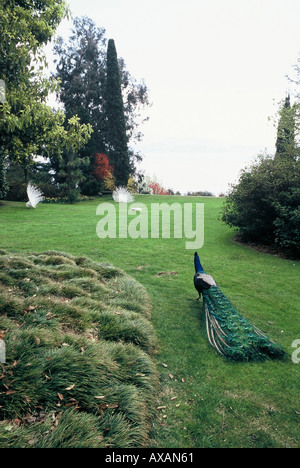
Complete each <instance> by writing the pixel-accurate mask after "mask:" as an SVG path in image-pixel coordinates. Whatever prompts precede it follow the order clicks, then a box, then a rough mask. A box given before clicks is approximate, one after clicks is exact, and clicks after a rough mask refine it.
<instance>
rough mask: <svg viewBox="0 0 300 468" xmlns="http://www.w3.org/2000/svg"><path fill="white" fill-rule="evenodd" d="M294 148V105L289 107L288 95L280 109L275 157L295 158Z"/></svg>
mask: <svg viewBox="0 0 300 468" xmlns="http://www.w3.org/2000/svg"><path fill="white" fill-rule="evenodd" d="M295 149H296V143H295V107H294V106H293V107H291V101H290V95H288V96H287V97H286V98H285V102H284V105H283V106H282V109H281V111H280V119H279V122H278V129H277V139H276V154H275V159H279V158H280V159H282V158H283V159H287V158H288V159H295V157H296V154H295Z"/></svg>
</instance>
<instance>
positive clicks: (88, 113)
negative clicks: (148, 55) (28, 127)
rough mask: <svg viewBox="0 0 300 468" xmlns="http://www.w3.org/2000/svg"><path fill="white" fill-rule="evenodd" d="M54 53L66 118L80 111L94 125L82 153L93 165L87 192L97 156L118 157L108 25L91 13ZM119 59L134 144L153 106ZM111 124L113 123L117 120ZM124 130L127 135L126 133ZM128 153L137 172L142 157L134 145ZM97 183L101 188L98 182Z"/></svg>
mask: <svg viewBox="0 0 300 468" xmlns="http://www.w3.org/2000/svg"><path fill="white" fill-rule="evenodd" d="M54 51H55V54H56V56H57V68H56V74H55V77H56V78H58V79H59V80H60V91H59V94H58V96H59V98H60V100H61V102H62V103H63V105H64V108H65V111H66V114H67V116H69V115H74V114H77V115H78V116H79V117H80V118H81V121H82V122H83V123H89V124H91V125H92V127H93V134H92V136H91V139H90V140H89V142H88V144H87V145H86V146H85V147H83V148H82V149H81V151H80V155H81V156H82V157H85V156H92V157H91V164H90V166H89V167H88V168H87V172H86V173H85V178H86V181H85V182H84V184H82V188H83V189H84V190H86V189H87V188H89V187H90V186H91V185H95V184H94V181H93V176H92V177H91V175H92V173H93V170H94V169H93V166H94V164H95V155H96V154H101V153H104V154H107V155H108V156H109V157H110V158H111V161H110V163H111V164H114V163H115V161H112V159H113V157H114V155H113V154H112V155H110V154H109V153H110V152H109V146H110V145H111V142H110V140H111V137H112V133H113V132H114V130H113V128H112V127H111V126H110V125H108V119H109V118H108V116H107V109H108V108H109V109H110V106H109V105H108V107H107V73H108V69H107V39H106V37H105V29H103V28H99V27H97V26H96V24H95V23H94V22H93V21H92V20H91V19H90V18H88V17H87V16H85V17H82V18H75V19H74V22H73V29H72V34H71V36H70V38H69V41H68V43H66V42H65V41H63V39H59V41H58V43H57V45H56V46H55V49H54ZM117 62H118V73H119V77H120V81H119V84H118V87H119V89H120V90H121V97H122V100H123V113H124V118H125V132H126V137H127V143H128V145H134V143H135V142H136V141H140V140H141V138H142V133H141V131H140V127H141V124H142V123H143V122H144V121H145V120H147V118H146V117H144V109H145V108H146V107H147V106H148V105H149V98H148V90H147V87H146V85H145V83H144V82H143V81H141V82H140V83H138V82H137V81H136V80H135V79H134V78H133V77H132V76H131V74H130V73H129V71H128V70H127V68H126V65H125V62H124V60H123V59H122V58H117ZM119 89H118V93H119ZM108 94H109V93H108ZM114 99H115V98H114ZM111 125H112V126H114V125H115V124H114V122H112V124H111ZM122 125H123V124H122ZM122 132H123V130H122ZM122 134H123V138H124V132H123V133H122ZM112 153H113V151H112ZM128 156H129V168H128V169H127V170H129V171H130V172H135V170H136V162H137V161H140V160H141V155H140V154H139V153H137V152H136V151H135V150H134V149H133V147H129V148H128ZM117 170H118V169H117ZM97 187H98V189H97V191H99V185H98V186H97Z"/></svg>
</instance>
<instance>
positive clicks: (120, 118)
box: [105, 39, 130, 185]
mask: <svg viewBox="0 0 300 468" xmlns="http://www.w3.org/2000/svg"><path fill="white" fill-rule="evenodd" d="M105 101H106V102H105V107H106V109H105V115H106V132H105V133H106V144H107V148H108V156H109V160H110V164H111V165H112V166H113V167H114V176H115V180H116V185H127V182H128V178H129V175H130V160H129V151H128V139H127V135H126V120H125V114H124V105H123V98H122V90H121V77H120V70H119V63H118V56H117V51H116V47H115V42H114V40H113V39H109V41H108V47H107V78H106V94H105Z"/></svg>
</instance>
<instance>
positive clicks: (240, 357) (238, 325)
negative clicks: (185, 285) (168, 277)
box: [203, 286, 286, 361]
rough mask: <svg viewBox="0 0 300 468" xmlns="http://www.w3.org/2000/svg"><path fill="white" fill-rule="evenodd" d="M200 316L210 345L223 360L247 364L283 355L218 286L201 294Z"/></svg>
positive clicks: (281, 350) (277, 346)
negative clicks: (223, 357) (201, 310)
mask: <svg viewBox="0 0 300 468" xmlns="http://www.w3.org/2000/svg"><path fill="white" fill-rule="evenodd" d="M203 313H204V317H205V326H206V332H207V336H208V340H209V342H210V344H211V345H212V346H213V347H214V348H215V349H216V350H217V351H218V353H220V354H221V355H223V356H225V357H226V358H228V359H232V360H235V361H251V360H264V359H266V358H272V359H281V358H283V357H284V356H285V354H286V353H285V351H284V350H283V348H282V347H281V346H280V345H278V344H276V343H274V342H273V341H272V340H271V339H270V338H269V337H268V336H267V335H266V334H264V333H263V332H262V331H260V330H259V329H258V328H256V327H255V326H254V325H252V324H251V323H250V322H249V321H248V320H247V319H246V318H244V317H243V316H242V315H241V314H240V313H239V312H238V311H237V310H236V309H235V307H234V306H233V305H232V304H231V302H230V301H229V300H228V298H227V297H226V296H225V295H224V294H223V293H222V291H221V290H220V289H219V287H218V286H212V287H211V288H210V289H208V290H206V291H203Z"/></svg>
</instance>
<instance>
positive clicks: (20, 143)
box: [0, 0, 90, 196]
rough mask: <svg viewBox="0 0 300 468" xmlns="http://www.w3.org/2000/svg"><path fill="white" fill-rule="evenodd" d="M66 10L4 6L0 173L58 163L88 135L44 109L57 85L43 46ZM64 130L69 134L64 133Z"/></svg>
mask: <svg viewBox="0 0 300 468" xmlns="http://www.w3.org/2000/svg"><path fill="white" fill-rule="evenodd" d="M67 11H68V10H67V6H66V3H65V1H64V0H50V1H49V0H48V1H45V0H22V1H21V0H19V1H12V0H7V1H5V0H4V1H2V9H1V10H0V32H1V45H0V70H1V71H0V73H1V76H0V78H1V79H2V80H3V81H4V83H5V88H6V94H5V100H3V102H1V104H0V135H1V148H0V151H1V153H0V165H1V162H2V165H1V166H2V169H1V173H2V172H3V168H4V166H5V160H6V159H7V158H9V160H10V161H13V162H16V163H18V164H22V165H23V166H24V167H26V166H27V165H30V164H31V163H32V161H33V157H34V156H35V155H37V154H39V155H43V156H50V155H52V156H53V155H55V157H56V158H59V157H60V156H61V154H62V152H63V151H64V150H65V149H66V148H67V147H69V146H70V139H72V145H75V146H77V147H80V146H81V145H82V144H84V143H85V142H86V138H87V135H88V134H89V133H90V128H89V127H88V126H82V127H81V128H79V127H80V126H79V124H76V127H77V130H78V131H77V132H76V133H74V132H73V131H72V125H73V124H75V123H74V122H73V123H72V122H69V123H68V119H67V120H66V118H65V115H64V113H63V112H62V111H60V110H59V111H56V112H55V111H53V110H52V109H51V108H50V107H49V106H47V105H46V99H47V97H48V95H49V93H50V92H53V91H54V90H56V89H57V82H56V81H55V80H53V79H47V78H45V77H44V75H43V69H44V68H45V66H46V59H45V56H44V55H43V53H42V47H43V46H44V45H45V44H47V42H48V41H49V40H50V39H51V37H52V35H53V34H54V32H55V30H56V28H57V26H58V24H59V23H60V21H61V20H62V19H63V18H64V17H65V16H66V15H67ZM68 125H70V127H69V128H70V133H68V132H66V128H68ZM2 184H3V182H2ZM3 187H4V184H3V185H2V189H1V192H2V193H1V195H2V196H4V195H5V190H3Z"/></svg>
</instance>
